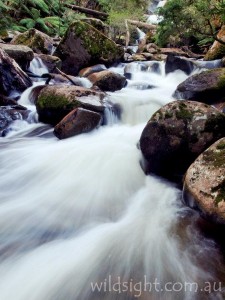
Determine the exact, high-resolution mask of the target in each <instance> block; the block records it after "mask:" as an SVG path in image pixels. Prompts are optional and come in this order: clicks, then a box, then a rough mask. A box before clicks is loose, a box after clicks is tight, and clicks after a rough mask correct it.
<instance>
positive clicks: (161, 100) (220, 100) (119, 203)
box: [0, 22, 225, 300]
mask: <svg viewBox="0 0 225 300" xmlns="http://www.w3.org/2000/svg"><path fill="white" fill-rule="evenodd" d="M87 26H88V28H89V26H90V25H86V24H83V23H82V22H78V23H77V22H75V23H74V24H73V26H71V28H70V29H68V32H67V34H66V35H65V37H64V39H63V40H62V41H61V42H60V44H59V46H58V48H57V49H56V51H55V54H54V55H57V56H52V55H51V54H52V50H53V49H54V47H55V46H54V42H53V41H52V40H51V39H50V38H49V37H44V39H43V40H42V39H41V38H43V36H42V34H40V33H39V32H37V31H33V30H31V31H30V32H28V33H26V35H24V36H18V37H15V38H14V39H13V41H12V44H15V43H18V44H19V43H22V42H23V43H25V44H26V45H27V46H24V45H23V47H21V48H19V46H16V48H15V46H13V47H11V46H10V45H8V44H7V47H8V48H7V47H6V46H3V47H0V76H1V81H0V82H1V96H0V103H1V107H0V119H1V122H0V129H1V135H2V137H1V141H0V142H1V153H0V160H1V171H0V178H1V180H0V190H1V199H2V202H1V204H0V220H1V221H0V224H1V226H0V240H1V244H0V250H1V251H0V253H2V254H1V256H0V257H1V259H2V261H1V263H0V276H1V278H2V281H1V283H0V298H1V299H10V300H11V299H21V300H25V299H43V298H44V299H49V300H53V299H106V298H107V299H135V298H136V297H137V292H138V293H139V292H140V293H139V294H140V295H139V294H138V295H139V296H138V297H140V298H141V299H149V297H153V299H158V298H160V299H181V298H182V299H208V297H209V296H210V297H211V298H212V299H219V297H223V286H224V284H225V279H224V263H223V249H220V245H221V243H220V242H219V243H216V242H215V236H216V234H215V235H214V234H213V233H212V234H211V231H210V234H209V231H208V228H209V227H210V228H212V227H211V226H215V229H214V230H215V231H216V232H217V233H218V232H221V234H222V233H223V232H224V227H223V226H224V221H225V219H224V218H225V217H224V212H223V207H224V201H225V199H224V180H225V177H224V176H225V172H224V171H225V170H224V134H225V115H224V103H225V102H224V97H223V95H224V89H225V83H224V68H223V67H222V62H221V61H216V62H215V61H212V62H207V63H206V62H204V61H199V60H193V59H188V58H184V57H183V56H182V57H180V56H177V55H174V53H173V55H171V53H167V54H166V55H168V56H167V58H166V60H165V61H156V60H149V61H139V62H130V63H127V62H125V61H124V60H123V50H122V49H121V47H119V46H117V45H116V44H115V43H114V42H113V41H111V40H110V39H108V38H107V37H106V36H105V35H103V34H102V33H101V32H98V31H96V30H95V29H94V27H91V28H90V31H89V33H90V32H91V34H89V35H88V34H87V32H88V31H87ZM71 36H72V37H71ZM71 39H72V40H71ZM92 39H93V40H92ZM37 41H38V42H37ZM40 41H42V42H40ZM99 41H100V45H99V44H98V42H99ZM32 43H34V44H32ZM72 45H76V47H75V48H73V49H72V48H71V47H72ZM93 45H94V46H95V47H93ZM28 46H29V47H30V48H28ZM10 47H11V48H10ZM24 47H25V48H24ZM82 47H83V48H82ZM99 47H100V48H99ZM101 47H102V48H101ZM27 48H28V49H27ZM31 48H32V49H33V50H30V49H31ZM9 49H10V50H9ZM17 50H18V51H21V52H19V54H18V53H17V52H18V51H17ZM28 50H29V51H28ZM78 50H79V53H78V52H77V51H78ZM34 52H35V53H34ZM7 53H8V54H7ZM20 53H22V54H20ZM40 53H41V54H40ZM80 53H82V56H80ZM18 57H19V58H18ZM21 61H22V62H21ZM113 63H115V64H114V65H113ZM92 64H93V65H92ZM29 65H30V67H29V68H28V66H29ZM22 68H23V69H22ZM209 69H210V70H209ZM71 70H72V71H71ZM32 85H33V86H32ZM183 182H184V192H183V196H182V184H183ZM189 207H191V208H189ZM212 231H213V230H212ZM206 261H207V265H206V263H205V262H206ZM3 274H4V276H3ZM27 278H30V281H29V284H25V282H27ZM109 278H111V280H112V282H113V283H114V284H115V283H116V282H117V281H118V280H120V281H121V282H122V283H124V282H129V283H130V284H131V285H130V286H132V290H131V288H130V289H124V290H123V291H122V290H121V292H120V293H119V292H118V291H116V290H113V291H112V290H109V286H108V284H109ZM146 278H147V280H148V281H149V282H152V283H153V282H154V280H155V279H157V280H159V282H160V291H157V290H155V289H152V290H151V291H150V290H146V289H144V285H142V288H140V291H137V290H135V289H134V284H135V283H137V284H138V283H142V284H144V280H146ZM65 282H66V284H65ZM96 282H97V283H99V284H101V282H105V289H104V290H101V291H99V290H93V284H95V283H96ZM167 282H172V284H173V285H174V284H176V283H177V282H178V283H179V286H181V285H182V287H184V285H185V282H188V283H196V284H197V287H198V289H197V291H194V290H188V291H187V290H185V289H184V288H181V289H180V290H179V291H176V290H171V291H170V293H168V291H167V290H166V289H165V286H166V283H167ZM206 282H207V283H208V284H209V285H210V287H211V290H209V289H208V290H207V287H208V286H207V287H206ZM214 283H216V284H218V286H217V290H216V289H214V290H213V284H214ZM139 286H140V284H139ZM34 289H35V293H34V292H33V290H34ZM157 297H158V298H157Z"/></svg>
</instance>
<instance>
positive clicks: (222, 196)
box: [211, 179, 225, 206]
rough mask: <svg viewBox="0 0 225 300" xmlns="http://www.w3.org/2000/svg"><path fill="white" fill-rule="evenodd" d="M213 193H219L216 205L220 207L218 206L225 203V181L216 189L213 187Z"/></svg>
mask: <svg viewBox="0 0 225 300" xmlns="http://www.w3.org/2000/svg"><path fill="white" fill-rule="evenodd" d="M211 191H212V192H213V193H215V192H217V195H216V198H215V204H216V206H218V204H219V203H220V202H221V201H225V179H224V180H223V181H222V182H221V183H220V184H219V185H217V186H216V187H213V188H212V189H211Z"/></svg>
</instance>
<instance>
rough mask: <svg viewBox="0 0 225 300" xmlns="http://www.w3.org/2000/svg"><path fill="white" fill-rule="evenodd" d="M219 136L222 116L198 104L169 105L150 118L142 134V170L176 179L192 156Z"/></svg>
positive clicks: (222, 128)
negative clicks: (143, 161) (143, 167)
mask: <svg viewBox="0 0 225 300" xmlns="http://www.w3.org/2000/svg"><path fill="white" fill-rule="evenodd" d="M223 136H225V114H223V113H221V112H219V111H218V110H217V109H215V108H213V107H211V106H209V105H207V104H203V103H200V102H195V101H182V100H178V101H174V102H171V103H169V104H167V105H165V106H163V107H162V108H160V109H159V110H158V111H157V112H156V113H155V114H154V115H153V116H152V117H151V119H150V120H149V122H148V123H147V125H146V126H145V128H144V130H143V132H142V135H141V138H140V148H141V151H142V153H143V156H144V158H145V170H146V172H147V173H155V174H157V175H160V176H163V177H166V178H169V179H172V180H179V179H180V178H181V176H182V175H183V174H184V173H185V171H186V170H187V169H188V167H189V166H190V164H191V163H192V162H193V161H194V160H195V159H196V157H197V156H198V155H199V154H201V153H202V152H203V151H204V150H205V149H207V148H208V147H209V146H210V145H211V144H212V143H214V142H215V141H217V140H218V139H220V138H221V137H223Z"/></svg>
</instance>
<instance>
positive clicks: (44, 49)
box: [11, 28, 54, 54]
mask: <svg viewBox="0 0 225 300" xmlns="http://www.w3.org/2000/svg"><path fill="white" fill-rule="evenodd" d="M11 44H14V45H24V46H28V47H30V48H31V49H32V50H33V51H34V52H35V53H39V54H51V53H52V49H53V44H54V42H53V40H52V38H51V37H50V36H48V35H47V34H45V33H43V32H41V31H38V30H37V29H34V28H32V29H29V30H28V31H26V32H24V33H21V34H19V35H17V36H15V37H14V38H13V40H12V41H11Z"/></svg>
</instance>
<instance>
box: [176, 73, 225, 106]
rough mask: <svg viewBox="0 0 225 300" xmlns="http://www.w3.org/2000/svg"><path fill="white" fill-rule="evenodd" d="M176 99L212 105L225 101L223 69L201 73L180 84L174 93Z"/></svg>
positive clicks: (224, 75) (224, 74)
mask: <svg viewBox="0 0 225 300" xmlns="http://www.w3.org/2000/svg"><path fill="white" fill-rule="evenodd" d="M174 97H175V98H177V99H185V100H195V101H200V102H204V103H208V104H214V103H217V102H219V101H221V100H224V99H225V68H217V69H213V70H208V71H203V72H201V73H200V74H195V75H192V76H190V77H189V78H187V79H186V80H185V81H183V82H182V83H180V84H179V85H178V87H177V89H176V91H175V93H174Z"/></svg>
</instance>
